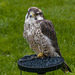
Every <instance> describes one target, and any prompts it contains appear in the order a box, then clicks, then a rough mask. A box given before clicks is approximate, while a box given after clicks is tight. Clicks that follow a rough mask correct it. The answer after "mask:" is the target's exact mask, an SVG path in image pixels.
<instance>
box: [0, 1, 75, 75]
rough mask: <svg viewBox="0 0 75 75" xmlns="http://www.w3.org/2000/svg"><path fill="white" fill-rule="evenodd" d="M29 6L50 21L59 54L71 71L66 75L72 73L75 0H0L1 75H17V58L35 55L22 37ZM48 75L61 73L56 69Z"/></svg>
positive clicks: (59, 74)
mask: <svg viewBox="0 0 75 75" xmlns="http://www.w3.org/2000/svg"><path fill="white" fill-rule="evenodd" d="M32 6H36V7H38V8H40V9H41V10H42V11H43V14H44V15H45V18H46V19H48V20H51V21H52V22H53V24H54V27H55V30H56V34H57V38H58V43H59V47H60V50H61V53H62V56H63V57H64V59H65V61H66V62H67V63H68V65H69V66H70V68H71V69H72V72H73V73H67V74H66V75H75V21H74V20H75V0H41V1H40V0H0V75H20V74H19V69H18V66H17V61H18V59H20V58H21V57H23V56H24V55H30V54H34V52H33V51H31V50H30V48H29V45H28V43H27V42H26V40H25V39H24V38H23V25H24V20H25V15H26V13H27V9H28V8H29V7H32ZM23 75H36V73H28V72H23ZM47 75H64V73H63V72H62V71H61V70H56V71H53V72H48V73H47Z"/></svg>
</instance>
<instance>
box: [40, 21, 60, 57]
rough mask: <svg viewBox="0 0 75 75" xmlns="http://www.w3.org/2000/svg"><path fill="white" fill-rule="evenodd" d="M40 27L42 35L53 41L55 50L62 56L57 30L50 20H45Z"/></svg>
mask: <svg viewBox="0 0 75 75" xmlns="http://www.w3.org/2000/svg"><path fill="white" fill-rule="evenodd" d="M40 25H41V30H42V33H43V34H44V35H45V36H47V37H48V38H50V39H51V41H52V45H53V47H54V48H55V50H56V52H57V53H58V54H59V55H60V56H61V53H60V51H59V46H58V43H57V38H56V33H55V29H54V27H53V24H52V22H51V21H48V20H43V21H42V22H41V24H40Z"/></svg>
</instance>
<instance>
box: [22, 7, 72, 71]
mask: <svg viewBox="0 0 75 75" xmlns="http://www.w3.org/2000/svg"><path fill="white" fill-rule="evenodd" d="M23 36H24V38H26V40H27V42H28V43H29V45H30V48H31V49H32V50H34V51H35V53H36V55H37V57H45V56H50V57H62V56H61V53H60V49H59V46H58V42H57V37H56V32H55V29H54V26H53V24H52V22H51V21H49V20H46V19H45V18H44V15H43V13H42V11H41V10H40V9H39V8H37V7H30V8H29V9H28V12H27V14H26V17H25V24H24V32H23ZM61 69H62V71H63V72H68V71H69V72H71V70H70V68H69V67H68V66H67V64H66V62H64V66H63V67H62V68H61Z"/></svg>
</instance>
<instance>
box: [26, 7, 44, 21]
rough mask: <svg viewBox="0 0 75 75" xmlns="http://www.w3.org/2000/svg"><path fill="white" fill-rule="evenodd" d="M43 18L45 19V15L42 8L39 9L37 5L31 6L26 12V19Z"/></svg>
mask: <svg viewBox="0 0 75 75" xmlns="http://www.w3.org/2000/svg"><path fill="white" fill-rule="evenodd" d="M27 19H29V20H43V19H44V15H43V13H42V11H41V10H40V9H38V8H37V7H30V8H29V9H28V12H27V14H26V20H27Z"/></svg>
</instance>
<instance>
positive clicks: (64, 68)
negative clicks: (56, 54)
mask: <svg viewBox="0 0 75 75" xmlns="http://www.w3.org/2000/svg"><path fill="white" fill-rule="evenodd" d="M61 70H62V71H63V72H64V73H67V72H72V71H71V69H70V68H69V67H68V65H67V64H66V62H64V66H63V67H62V68H61Z"/></svg>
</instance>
